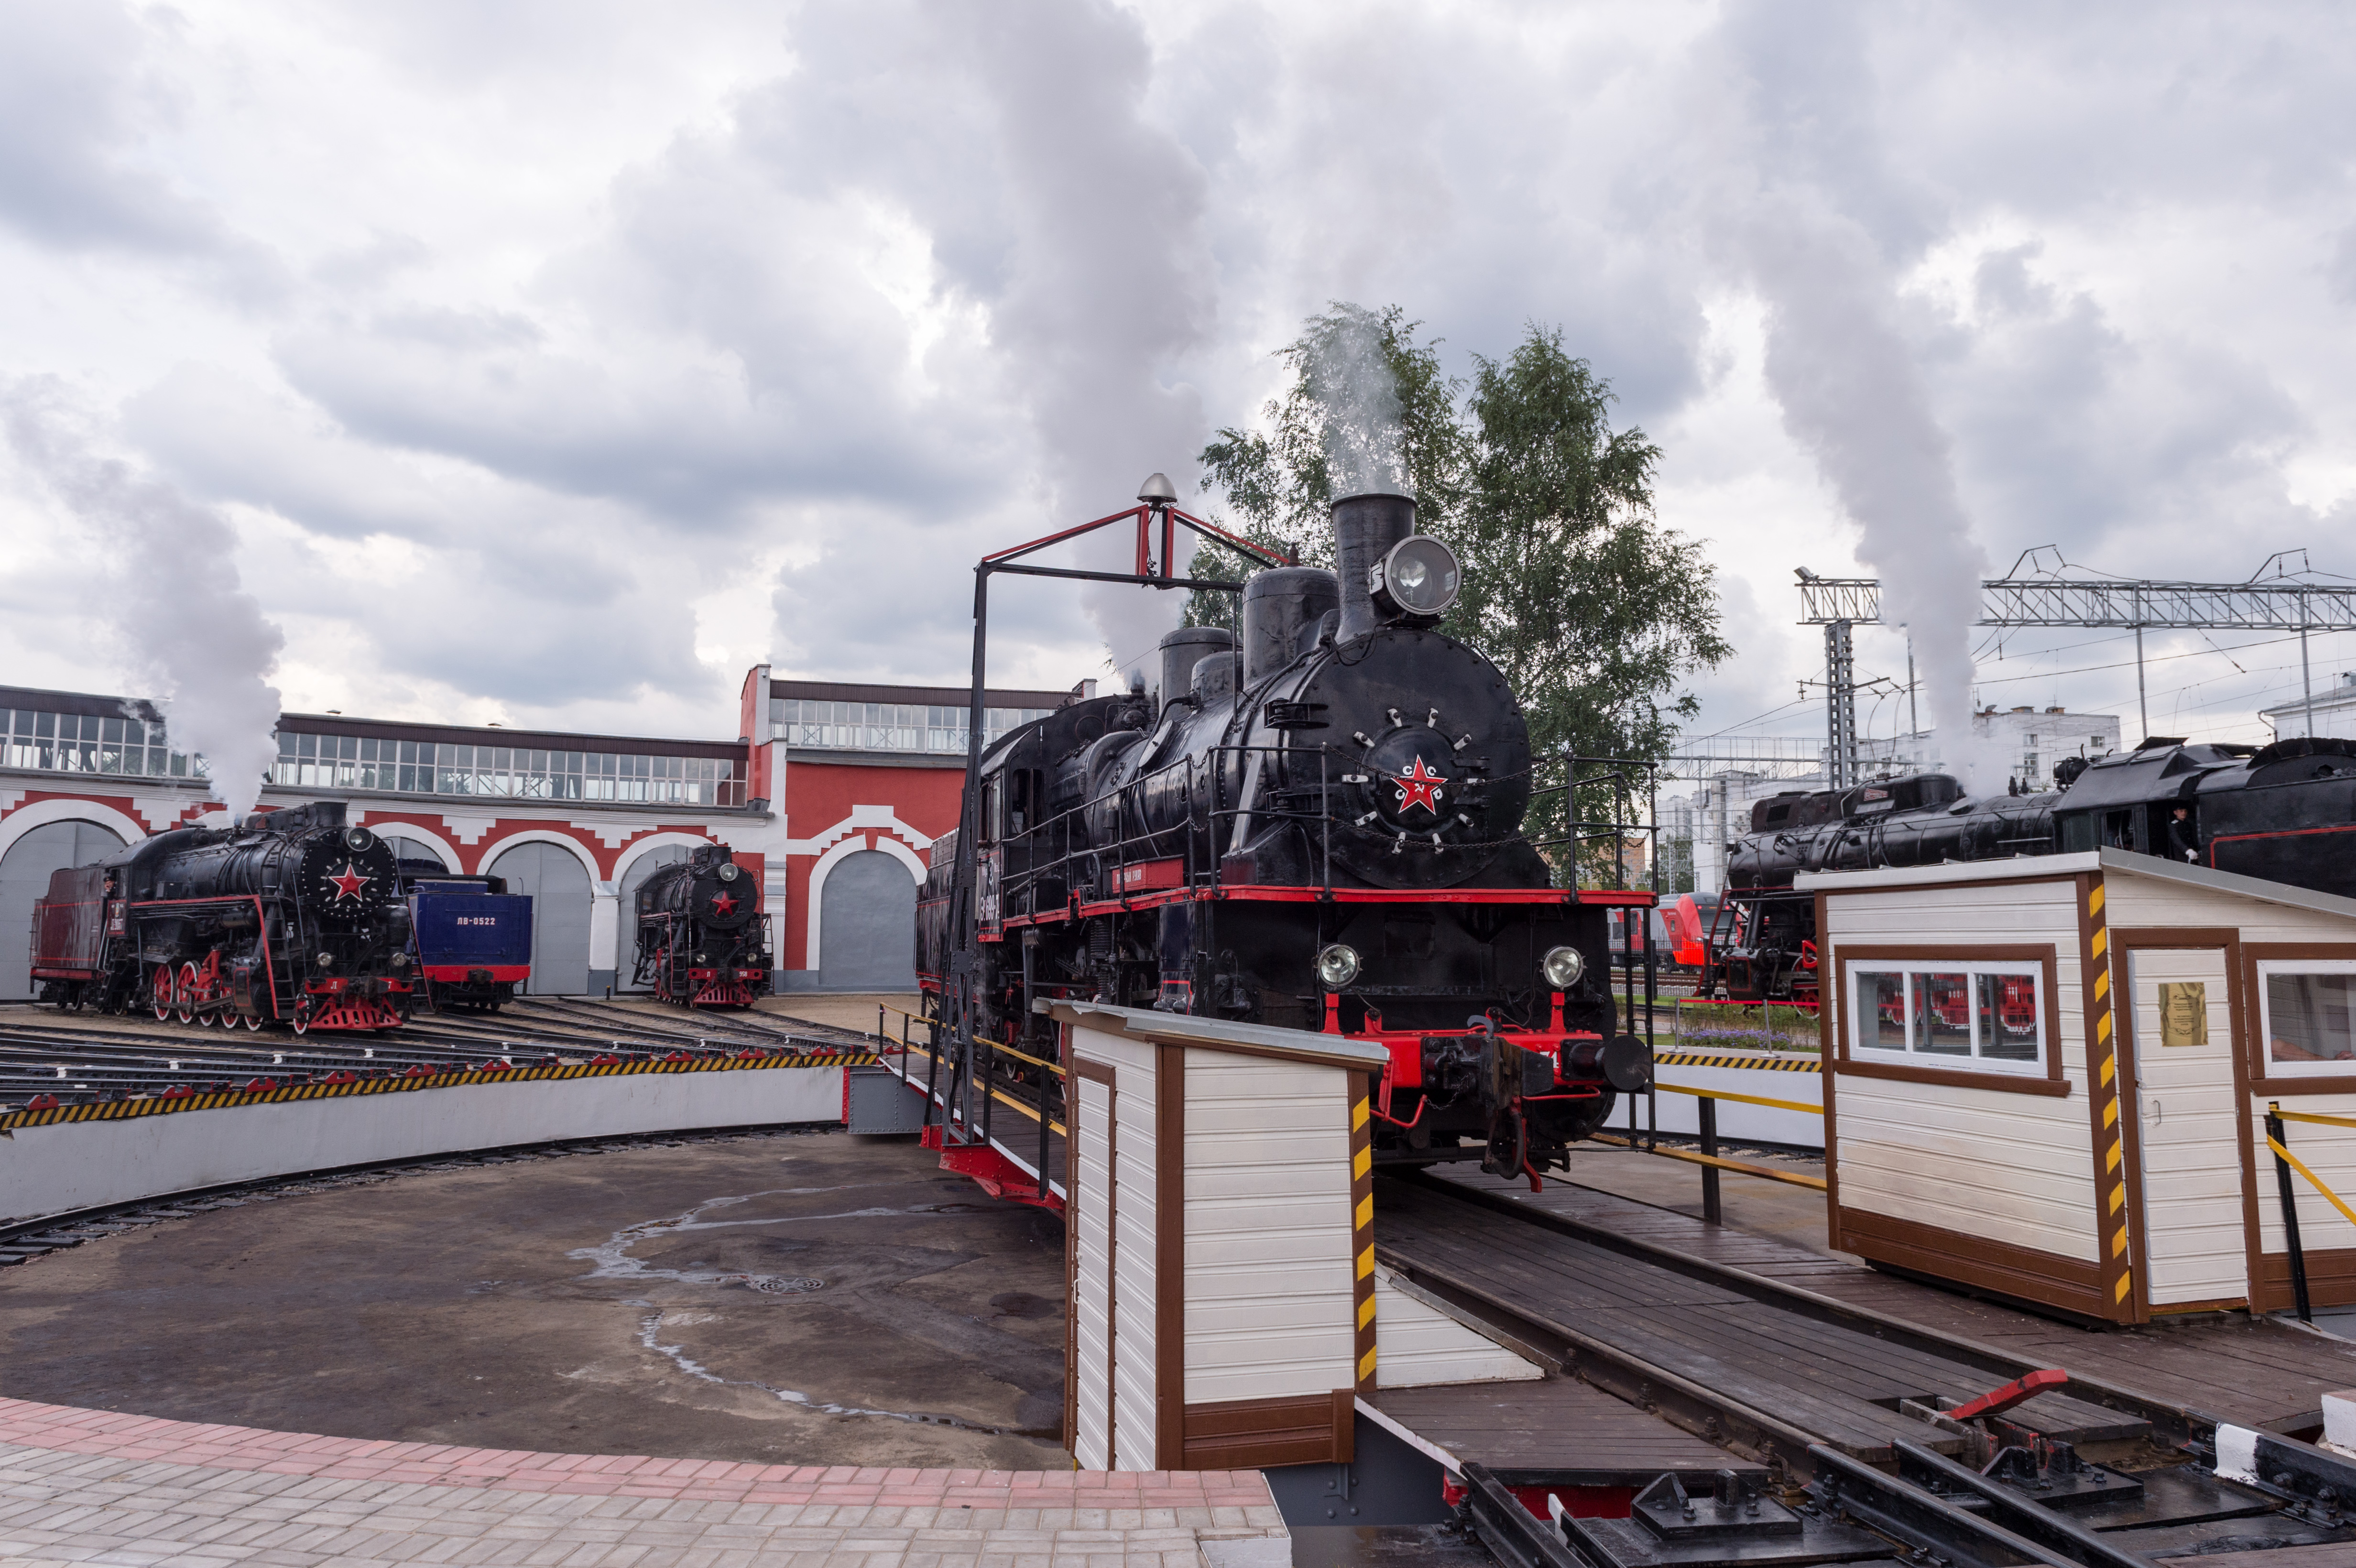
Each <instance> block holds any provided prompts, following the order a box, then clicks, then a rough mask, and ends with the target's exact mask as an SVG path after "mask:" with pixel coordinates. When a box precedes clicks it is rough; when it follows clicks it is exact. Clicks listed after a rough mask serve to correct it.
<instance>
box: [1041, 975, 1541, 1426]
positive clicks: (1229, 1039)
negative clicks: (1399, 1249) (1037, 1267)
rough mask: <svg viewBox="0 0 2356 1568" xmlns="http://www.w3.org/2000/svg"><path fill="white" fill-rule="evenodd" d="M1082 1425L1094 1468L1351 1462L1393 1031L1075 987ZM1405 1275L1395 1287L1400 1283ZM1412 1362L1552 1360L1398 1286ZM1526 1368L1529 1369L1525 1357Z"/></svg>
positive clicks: (1072, 1213)
mask: <svg viewBox="0 0 2356 1568" xmlns="http://www.w3.org/2000/svg"><path fill="white" fill-rule="evenodd" d="M1054 1012H1055V1019H1056V1020H1057V1022H1058V1023H1060V1024H1061V1025H1062V1026H1063V1029H1064V1036H1065V1045H1064V1061H1065V1064H1066V1072H1067V1073H1068V1074H1069V1076H1068V1078H1067V1079H1066V1083H1067V1084H1068V1085H1069V1093H1068V1094H1067V1096H1066V1105H1067V1108H1068V1110H1069V1112H1070V1127H1071V1131H1070V1135H1069V1136H1070V1142H1069V1146H1068V1147H1071V1148H1072V1149H1073V1150H1074V1151H1075V1155H1074V1157H1073V1158H1072V1159H1071V1160H1069V1161H1068V1162H1067V1165H1066V1211H1065V1235H1066V1249H1067V1258H1066V1261H1067V1265H1068V1279H1069V1287H1070V1292H1071V1299H1070V1303H1069V1315H1068V1318H1067V1321H1068V1324H1069V1328H1068V1332H1067V1339H1066V1347H1067V1349H1066V1362H1067V1366H1066V1379H1065V1386H1066V1390H1067V1392H1066V1421H1065V1431H1066V1435H1067V1436H1068V1439H1069V1442H1070V1445H1071V1448H1072V1453H1073V1456H1074V1458H1075V1460H1076V1462H1077V1463H1078V1465H1079V1466H1080V1467H1081V1468H1083V1469H1092V1470H1094V1469H1107V1470H1199V1469H1215V1470H1226V1469H1254V1468H1259V1467H1265V1466H1270V1465H1297V1464H1309V1463H1313V1462H1320V1461H1329V1460H1347V1459H1348V1458H1349V1457H1350V1456H1351V1455H1352V1452H1353V1449H1354V1443H1353V1438H1352V1431H1353V1426H1354V1423H1355V1413H1356V1405H1357V1396H1358V1395H1359V1394H1360V1393H1362V1392H1365V1393H1372V1392H1374V1390H1375V1387H1376V1371H1377V1366H1378V1360H1379V1358H1378V1356H1377V1353H1376V1336H1377V1332H1378V1328H1379V1325H1378V1323H1377V1302H1376V1267H1375V1253H1374V1235H1373V1226H1374V1168H1373V1147H1372V1139H1371V1136H1370V1130H1369V1126H1368V1111H1367V1097H1368V1092H1369V1089H1370V1087H1371V1085H1372V1083H1373V1080H1374V1077H1375V1075H1376V1073H1378V1072H1381V1070H1382V1068H1383V1066H1384V1064H1385V1063H1386V1062H1387V1061H1388V1053H1387V1052H1386V1051H1384V1050H1383V1048H1382V1047H1380V1046H1379V1045H1374V1044H1370V1043H1367V1042H1365V1041H1359V1040H1345V1039H1344V1038H1342V1037H1341V1036H1339V1035H1329V1034H1312V1033H1309V1032H1306V1031H1304V1030H1299V1029H1268V1028H1263V1027H1260V1026H1258V1025H1252V1024H1237V1023H1226V1022H1223V1021H1220V1020H1217V1019H1199V1018H1186V1017H1181V1016H1178V1015H1174V1014H1170V1013H1156V1012H1147V1011H1141V1010H1139V1009H1135V1008H1115V1007H1108V1006H1102V1005H1098V1004H1088V1003H1072V1002H1058V1003H1056V1004H1055V1008H1054ZM1386 1294H1389V1293H1386ZM1391 1317H1392V1319H1393V1321H1394V1322H1395V1324H1396V1328H1395V1332H1396V1333H1397V1334H1398V1336H1399V1337H1400V1340H1401V1375H1399V1376H1398V1377H1394V1378H1387V1379H1385V1380H1383V1381H1384V1386H1388V1387H1397V1386H1400V1385H1401V1384H1402V1383H1405V1382H1415V1381H1440V1380H1441V1379H1443V1378H1444V1379H1447V1380H1449V1381H1460V1380H1464V1381H1472V1380H1484V1379H1501V1378H1515V1377H1523V1376H1536V1375H1537V1371H1536V1369H1534V1368H1528V1365H1527V1363H1526V1362H1522V1361H1520V1360H1519V1359H1518V1358H1515V1357H1514V1356H1512V1354H1511V1353H1510V1352H1507V1351H1503V1350H1501V1349H1499V1347H1497V1346H1496V1345H1494V1344H1492V1343H1491V1342H1489V1341H1488V1340H1486V1339H1483V1338H1481V1337H1480V1336H1479V1335H1477V1334H1475V1333H1473V1332H1472V1330H1471V1329H1469V1328H1465V1327H1464V1326H1463V1325H1462V1324H1459V1323H1456V1322H1454V1321H1452V1320H1451V1319H1449V1318H1447V1317H1443V1316H1442V1315H1440V1314H1439V1313H1436V1312H1434V1311H1432V1310H1430V1308H1429V1307H1424V1306H1422V1305H1421V1304H1419V1303H1416V1302H1412V1301H1408V1300H1406V1299H1405V1298H1403V1297H1402V1298H1396V1299H1395V1305H1394V1306H1393V1307H1392V1309H1391ZM1525 1369H1526V1370H1525Z"/></svg>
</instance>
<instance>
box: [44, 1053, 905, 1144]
mask: <svg viewBox="0 0 2356 1568" xmlns="http://www.w3.org/2000/svg"><path fill="white" fill-rule="evenodd" d="M876 1060H877V1059H876V1057H875V1055H874V1053H873V1052H872V1051H844V1052H841V1053H840V1054H834V1055H797V1056H761V1057H746V1058H738V1057H734V1056H704V1057H696V1058H693V1059H691V1060H689V1061H583V1062H574V1063H572V1064H569V1065H565V1066H546V1065H541V1066H534V1067H511V1068H508V1069H506V1070H504V1071H499V1072H474V1071H463V1072H433V1073H423V1074H420V1075H419V1076H417V1077H414V1078H411V1077H405V1076H404V1077H389V1078H355V1079H353V1080H351V1081H350V1082H348V1083H294V1084H288V1085H285V1086H284V1087H281V1088H276V1089H262V1090H256V1091H251V1092H249V1091H246V1090H242V1089H234V1090H223V1091H213V1092H209V1093H198V1094H145V1095H141V1096H139V1097H138V1098H135V1099H130V1100H111V1101H107V1102H104V1103H102V1104H81V1105H53V1106H51V1107H49V1108H48V1109H47V1110H40V1111H11V1112H9V1113H7V1114H6V1115H0V1132H14V1131H16V1129H17V1128H19V1127H47V1126H56V1125H60V1124H63V1123H67V1122H127V1121H132V1120H135V1119H136V1118H138V1117H141V1116H166V1115H173V1114H174V1113H176V1112H180V1111H218V1110H225V1109H230V1108H233V1107H236V1106H241V1105H276V1104H286V1103H288V1102H291V1101H295V1100H329V1099H337V1098H341V1097H343V1096H347V1095H352V1094H402V1093H409V1092H410V1091H412V1090H415V1089H455V1088H462V1087H464V1086H466V1085H467V1084H472V1083H552V1082H558V1081H562V1080H564V1079H571V1078H612V1077H627V1076H632V1075H635V1074H640V1073H649V1072H760V1071H761V1070H763V1069H765V1068H776V1067H873V1066H874V1065H875V1064H876Z"/></svg>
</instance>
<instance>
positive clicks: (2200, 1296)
mask: <svg viewBox="0 0 2356 1568" xmlns="http://www.w3.org/2000/svg"><path fill="white" fill-rule="evenodd" d="M2127 962H2128V974H2129V979H2128V986H2129V987H2130V990H2129V995H2130V996H2131V997H2133V998H2134V1007H2133V1008H2132V1009H2131V1010H2132V1014H2133V1019H2132V1022H2131V1025H2130V1028H2129V1029H2128V1034H2127V1039H2128V1041H2129V1043H2130V1044H2131V1046H2132V1047H2133V1049H2134V1051H2135V1074H2136V1114H2137V1115H2138V1117H2139V1118H2140V1124H2141V1125H2140V1128H2139V1133H2140V1136H2141V1140H2142V1143H2143V1214H2142V1216H2141V1218H2142V1222H2143V1228H2144V1253H2145V1258H2146V1262H2147V1267H2148V1271H2149V1274H2150V1276H2151V1277H2150V1278H2149V1279H2148V1280H2147V1281H2146V1282H2145V1288H2146V1297H2147V1300H2149V1302H2150V1303H2151V1305H2152V1307H2155V1308H2162V1307H2170V1306H2181V1305H2189V1304H2190V1303H2193V1302H2203V1301H2235V1300H2241V1299H2244V1298H2245V1297H2247V1296H2248V1295H2249V1293H2250V1285H2249V1267H2248V1262H2247V1258H2246V1255H2245V1254H2244V1251H2243V1237H2242V1156H2241V1148H2240V1146H2239V1144H2238V1142H2237V1141H2236V1138H2235V1133H2236V1131H2237V1129H2236V1127H2235V1124H2234V1117H2235V1115H2236V1113H2237V1107H2236V1105H2235V1104H2234V1101H2233V1009H2232V1008H2231V1007H2230V1005H2229V1004H2228V1001H2227V997H2226V989H2225V988H2226V984H2227V978H2228V976H2227V970H2226V965H2225V952H2224V949H2222V948H2218V947H2182V948H2178V947H2168V948H2148V947H2147V948H2137V949H2136V950H2134V951H2133V952H2131V953H2129V954H2128V955H2127ZM2196 987H2197V989H2196Z"/></svg>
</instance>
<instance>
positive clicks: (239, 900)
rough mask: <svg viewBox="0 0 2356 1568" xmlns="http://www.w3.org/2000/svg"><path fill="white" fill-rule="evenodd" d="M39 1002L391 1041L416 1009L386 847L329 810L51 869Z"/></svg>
mask: <svg viewBox="0 0 2356 1568" xmlns="http://www.w3.org/2000/svg"><path fill="white" fill-rule="evenodd" d="M35 919H36V933H35V953H34V955H33V956H34V963H33V976H34V978H35V979H36V980H37V981H38V982H39V984H40V987H41V989H40V999H41V1000H43V1001H45V1002H53V1003H59V1004H63V1005H65V1006H68V1007H84V1006H94V1007H97V1008H101V1009H102V1010H105V1011H112V1012H123V1011H130V1010H133V1009H152V1010H153V1011H154V1013H155V1017H156V1018H157V1019H169V1018H173V1017H177V1018H178V1019H179V1020H180V1021H181V1022H183V1023H197V1024H204V1025H212V1024H219V1025H220V1026H221V1027H222V1028H224V1029H228V1028H234V1027H236V1026H237V1025H239V1024H243V1025H244V1026H245V1027H246V1028H247V1029H260V1028H261V1027H262V1025H263V1024H264V1023H268V1022H272V1021H273V1020H274V1021H279V1022H284V1023H285V1024H288V1025H289V1026H291V1027H292V1028H293V1029H295V1032H296V1033H298V1034H299V1033H303V1032H305V1031H307V1030H310V1029H391V1028H394V1027H397V1026H398V1025H400V1024H401V1023H402V1021H404V1020H405V1019H407V1017H408V1015H409V1010H410V1008H411V1007H412V1001H413V997H414V987H413V984H412V965H411V959H410V955H409V952H408V948H409V936H410V931H409V922H410V916H409V908H408V905H407V904H406V903H405V902H403V901H402V896H401V888H400V872H399V868H398V864H397V862H396V859H395V858H394V855H393V852H392V850H391V848H389V847H388V846H387V845H386V844H385V842H384V840H382V839H381V838H379V837H377V836H376V835H375V834H373V833H371V832H369V830H368V829H367V828H365V827H359V826H357V825H353V826H347V825H346V823H345V820H344V807H343V805H342V803H341V802H334V801H321V802H316V803H314V804H312V805H302V806H296V807H295V808H293V809H291V810H287V811H277V812H269V813H264V814H260V815H257V816H250V817H248V818H247V819H246V821H245V823H244V825H243V826H241V827H235V828H219V827H182V828H176V829H174V830H172V831H170V832H166V833H159V834H156V835H155V837H150V838H146V839H143V840H142V841H141V842H139V843H137V844H134V845H133V846H131V847H130V848H127V849H125V850H123V852H122V853H121V854H118V855H116V856H114V857H112V859H105V860H101V861H99V862H97V863H96V864H94V865H90V866H82V867H77V868H75V869H71V870H64V871H59V872H58V873H56V874H55V876H54V877H52V879H51V882H50V890H49V895H48V897H47V898H46V899H43V900H41V901H39V903H38V905H37V909H36V914H35Z"/></svg>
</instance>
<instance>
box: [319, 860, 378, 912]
mask: <svg viewBox="0 0 2356 1568" xmlns="http://www.w3.org/2000/svg"><path fill="white" fill-rule="evenodd" d="M375 880H376V879H375V878H374V877H363V876H361V875H360V869H359V865H358V864H357V863H355V862H353V861H350V860H347V861H345V862H344V869H342V870H340V871H338V872H337V873H336V874H335V875H334V876H332V877H329V878H328V879H327V885H328V886H329V887H331V888H333V889H335V890H336V901H337V903H341V902H343V901H345V900H346V899H352V900H355V901H357V900H358V899H359V896H360V890H361V889H362V888H364V887H366V886H368V885H369V883H370V882H372V881H375Z"/></svg>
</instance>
